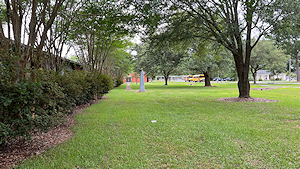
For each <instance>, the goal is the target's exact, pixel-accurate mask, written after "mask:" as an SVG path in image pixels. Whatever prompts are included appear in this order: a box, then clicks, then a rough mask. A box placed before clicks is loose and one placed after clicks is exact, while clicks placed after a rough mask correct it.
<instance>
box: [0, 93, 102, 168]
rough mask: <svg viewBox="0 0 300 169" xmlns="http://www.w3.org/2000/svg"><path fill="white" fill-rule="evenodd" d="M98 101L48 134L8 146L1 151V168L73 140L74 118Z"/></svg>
mask: <svg viewBox="0 0 300 169" xmlns="http://www.w3.org/2000/svg"><path fill="white" fill-rule="evenodd" d="M105 98H106V97H105V96H104V97H102V99H105ZM98 101H99V100H92V101H90V102H89V103H88V104H85V105H81V106H78V107H76V109H75V110H74V113H73V114H70V115H68V116H67V117H66V121H65V122H64V123H62V124H61V125H59V126H57V127H55V128H52V129H51V130H50V131H48V132H47V133H38V134H33V135H32V137H31V138H32V140H30V141H27V142H25V143H23V141H21V140H20V139H16V140H13V141H12V142H10V143H8V144H6V145H5V147H2V149H1V151H0V168H10V167H15V166H16V164H17V163H18V162H20V161H22V160H26V159H29V158H30V157H32V156H35V155H39V154H41V153H43V152H44V151H46V150H48V149H49V148H51V147H53V146H55V145H57V144H60V143H63V142H64V141H66V140H68V139H70V138H72V137H73V132H72V131H71V130H70V129H71V127H72V126H73V125H75V124H76V122H75V119H74V117H75V116H76V115H77V114H79V113H83V110H84V109H86V108H87V107H89V106H90V105H92V104H94V103H97V102H98Z"/></svg>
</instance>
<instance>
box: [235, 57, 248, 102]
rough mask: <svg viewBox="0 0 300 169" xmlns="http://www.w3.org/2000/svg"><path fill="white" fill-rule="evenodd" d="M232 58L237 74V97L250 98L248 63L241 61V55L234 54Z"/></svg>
mask: <svg viewBox="0 0 300 169" xmlns="http://www.w3.org/2000/svg"><path fill="white" fill-rule="evenodd" d="M234 60H235V64H236V68H237V74H238V79H239V81H238V88H239V98H250V83H249V79H248V76H249V64H247V62H246V63H243V56H242V54H241V55H234Z"/></svg>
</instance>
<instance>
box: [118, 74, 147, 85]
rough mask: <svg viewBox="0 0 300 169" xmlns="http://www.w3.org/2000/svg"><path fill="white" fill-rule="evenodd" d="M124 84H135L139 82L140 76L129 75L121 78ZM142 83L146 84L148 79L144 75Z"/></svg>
mask: <svg viewBox="0 0 300 169" xmlns="http://www.w3.org/2000/svg"><path fill="white" fill-rule="evenodd" d="M123 81H124V83H126V82H131V83H136V82H140V74H139V73H130V74H129V75H127V76H125V77H123ZM144 82H148V78H147V76H146V74H145V75H144Z"/></svg>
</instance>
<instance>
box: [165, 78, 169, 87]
mask: <svg viewBox="0 0 300 169" xmlns="http://www.w3.org/2000/svg"><path fill="white" fill-rule="evenodd" d="M164 77H165V85H166V86H167V85H168V78H169V76H164Z"/></svg>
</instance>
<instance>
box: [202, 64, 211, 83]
mask: <svg viewBox="0 0 300 169" xmlns="http://www.w3.org/2000/svg"><path fill="white" fill-rule="evenodd" d="M209 70H210V68H209V67H208V68H207V71H206V72H204V77H205V86H211V84H210V77H209Z"/></svg>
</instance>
